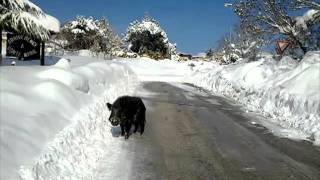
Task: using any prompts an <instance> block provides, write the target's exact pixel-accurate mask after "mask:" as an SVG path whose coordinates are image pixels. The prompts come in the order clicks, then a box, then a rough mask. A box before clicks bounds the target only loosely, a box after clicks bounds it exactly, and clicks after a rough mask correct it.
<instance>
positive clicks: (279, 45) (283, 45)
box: [276, 40, 291, 55]
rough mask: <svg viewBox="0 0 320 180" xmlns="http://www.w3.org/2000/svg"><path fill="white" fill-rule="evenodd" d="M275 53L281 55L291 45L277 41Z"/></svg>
mask: <svg viewBox="0 0 320 180" xmlns="http://www.w3.org/2000/svg"><path fill="white" fill-rule="evenodd" d="M276 45H277V48H276V51H277V53H278V54H280V55H282V54H283V53H284V51H285V50H286V49H287V48H288V47H289V46H290V45H291V42H290V41H288V40H278V41H276Z"/></svg>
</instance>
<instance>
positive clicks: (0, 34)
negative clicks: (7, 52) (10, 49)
mask: <svg viewBox="0 0 320 180" xmlns="http://www.w3.org/2000/svg"><path fill="white" fill-rule="evenodd" d="M1 64H2V28H1V27H0V65H1Z"/></svg>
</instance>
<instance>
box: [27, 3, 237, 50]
mask: <svg viewBox="0 0 320 180" xmlns="http://www.w3.org/2000/svg"><path fill="white" fill-rule="evenodd" d="M31 1H32V2H34V3H35V4H37V5H38V6H40V7H41V8H42V9H43V10H44V11H45V12H46V13H49V14H51V15H53V16H55V17H56V18H58V19H59V20H60V22H61V23H63V22H65V21H67V20H71V19H73V18H74V17H75V16H76V15H84V16H93V17H95V18H100V17H102V16H105V17H107V18H108V19H109V21H110V23H111V25H112V26H113V27H114V28H115V30H116V31H117V32H118V33H123V32H125V30H126V28H127V26H128V24H129V23H130V22H131V21H133V20H136V19H138V20H140V19H141V18H143V16H144V14H145V12H148V14H150V15H151V16H153V17H154V18H155V19H156V20H158V21H159V22H160V25H161V26H162V28H163V29H165V30H166V32H167V34H168V36H169V40H170V41H171V42H175V43H177V47H178V50H179V51H181V52H186V53H192V54H197V53H198V52H203V51H206V50H207V49H208V48H210V47H213V46H215V44H216V42H217V40H219V38H221V36H223V35H224V34H225V33H227V32H228V31H229V28H230V26H232V25H233V24H235V23H236V22H237V20H238V19H237V17H236V15H235V14H234V13H233V12H232V10H231V9H228V8H225V7H224V6H223V5H224V3H225V2H232V0H231V1H224V0H31Z"/></svg>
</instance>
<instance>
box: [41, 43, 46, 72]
mask: <svg viewBox="0 0 320 180" xmlns="http://www.w3.org/2000/svg"><path fill="white" fill-rule="evenodd" d="M44 47H45V42H44V41H42V42H41V57H40V65H41V66H44V64H45V63H44Z"/></svg>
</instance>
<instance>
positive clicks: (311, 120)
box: [190, 51, 320, 145]
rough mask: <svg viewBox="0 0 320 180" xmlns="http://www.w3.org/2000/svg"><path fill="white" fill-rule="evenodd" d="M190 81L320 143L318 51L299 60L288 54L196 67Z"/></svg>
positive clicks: (319, 63) (319, 69)
mask: <svg viewBox="0 0 320 180" xmlns="http://www.w3.org/2000/svg"><path fill="white" fill-rule="evenodd" d="M196 68H197V69H196V70H195V72H194V73H193V74H192V75H191V80H190V81H191V82H192V83H194V84H195V85H198V86H201V87H204V88H206V89H209V90H211V91H213V92H218V93H222V94H224V95H225V96H228V97H231V98H233V99H235V100H236V101H238V102H240V103H241V104H244V105H245V106H246V107H247V108H248V110H251V111H255V112H257V111H259V112H261V113H263V114H264V115H265V116H268V117H271V119H272V120H273V121H274V122H275V123H277V124H279V125H281V126H282V127H284V128H287V129H291V130H292V129H294V130H295V131H296V132H299V133H300V135H301V134H302V135H303V136H305V138H308V139H310V140H311V141H313V142H314V143H315V144H318V145H319V144H320V52H319V51H317V52H309V53H308V54H306V55H305V57H304V58H303V59H302V61H301V62H299V63H298V62H297V61H295V60H293V59H291V58H290V57H284V58H283V59H282V60H280V61H275V60H274V59H272V58H270V57H269V58H267V57H265V58H262V59H260V60H259V61H255V62H250V63H245V62H239V63H236V64H231V65H226V66H220V65H218V64H213V63H212V64H211V66H208V65H206V66H205V67H203V66H198V67H196Z"/></svg>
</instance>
